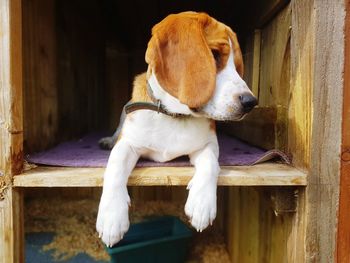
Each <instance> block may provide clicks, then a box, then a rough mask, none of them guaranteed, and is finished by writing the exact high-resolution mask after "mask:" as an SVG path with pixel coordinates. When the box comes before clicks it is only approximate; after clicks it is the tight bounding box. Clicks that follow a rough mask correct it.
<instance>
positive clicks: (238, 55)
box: [226, 26, 244, 78]
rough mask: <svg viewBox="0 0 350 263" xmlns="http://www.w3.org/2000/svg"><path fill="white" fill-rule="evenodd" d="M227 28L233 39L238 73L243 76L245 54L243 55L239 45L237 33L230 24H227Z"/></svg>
mask: <svg viewBox="0 0 350 263" xmlns="http://www.w3.org/2000/svg"><path fill="white" fill-rule="evenodd" d="M226 30H227V33H228V35H229V37H230V40H231V44H232V49H233V56H234V59H235V61H234V62H235V66H236V70H237V72H238V74H239V75H240V76H241V77H242V78H243V74H244V64H243V56H242V51H241V47H240V46H239V43H238V39H237V35H236V33H235V32H233V31H232V29H231V28H229V27H228V26H226Z"/></svg>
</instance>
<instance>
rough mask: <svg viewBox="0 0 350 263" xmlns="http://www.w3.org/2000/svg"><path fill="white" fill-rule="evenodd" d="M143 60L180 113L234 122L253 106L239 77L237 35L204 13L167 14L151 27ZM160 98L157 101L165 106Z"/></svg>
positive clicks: (239, 60)
mask: <svg viewBox="0 0 350 263" xmlns="http://www.w3.org/2000/svg"><path fill="white" fill-rule="evenodd" d="M146 62H147V63H148V64H149V71H148V72H149V74H151V75H153V77H154V78H156V81H157V83H159V84H158V85H159V86H160V87H161V89H162V90H164V92H165V93H166V96H167V97H171V99H172V100H177V101H178V102H179V105H178V106H179V108H180V109H181V110H180V111H181V112H183V113H185V112H184V111H187V110H188V112H190V114H192V115H195V116H205V117H208V118H212V119H215V120H239V119H241V118H242V117H243V116H244V115H245V114H246V113H247V112H249V111H250V110H251V109H252V108H253V107H254V106H255V105H256V104H257V100H256V98H255V97H254V96H253V94H252V93H251V91H250V90H249V88H248V87H247V85H246V83H245V82H244V81H243V79H242V76H243V60H242V53H241V49H240V47H239V43H238V40H237V37H236V34H235V33H234V32H233V31H232V30H231V28H229V27H228V26H226V25H224V24H223V23H220V22H218V21H217V20H215V19H214V18H212V17H210V16H209V15H207V14H205V13H195V12H184V13H179V14H172V15H169V16H167V17H166V18H165V19H164V20H162V21H161V22H160V23H158V24H156V25H155V26H154V27H153V29H152V38H151V40H150V41H149V43H148V48H147V51H146ZM162 94H163V95H164V93H161V94H158V99H160V100H162V102H163V103H164V104H165V106H168V105H166V102H164V101H163V98H162V96H163V95H162ZM156 95H157V94H156ZM168 101H169V100H168ZM170 101H171V100H170ZM175 104H176V103H175ZM169 106H170V105H169ZM172 106H174V103H173V105H172ZM175 107H176V105H175ZM184 109H185V110H184ZM188 112H187V113H188Z"/></svg>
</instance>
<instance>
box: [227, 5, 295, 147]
mask: <svg viewBox="0 0 350 263" xmlns="http://www.w3.org/2000/svg"><path fill="white" fill-rule="evenodd" d="M290 26H291V6H290V5H287V6H286V7H285V8H284V9H283V10H281V12H280V13H279V14H277V15H276V17H275V18H274V19H273V20H272V21H270V22H269V23H268V24H266V26H265V27H263V28H262V29H260V30H257V31H255V32H254V34H253V36H250V37H248V40H247V42H246V43H247V45H246V46H247V50H246V52H247V53H246V55H245V57H244V58H245V63H246V64H245V65H246V68H247V72H246V76H245V80H246V81H247V83H248V84H249V85H251V87H252V90H253V91H254V94H255V95H256V96H257V97H258V101H259V107H258V108H257V109H254V110H253V111H252V112H251V113H249V114H248V115H247V117H246V118H245V119H244V120H242V121H240V122H235V123H230V124H226V125H225V126H226V127H227V128H226V130H227V131H228V132H229V133H230V134H232V135H234V136H236V137H238V138H240V139H243V140H245V141H249V142H250V143H252V144H253V145H257V146H259V147H262V148H265V149H272V148H278V149H281V150H284V151H286V150H287V149H288V146H287V143H288V139H287V136H288V114H287V112H288V110H287V109H288V103H289V98H288V96H289V89H290Z"/></svg>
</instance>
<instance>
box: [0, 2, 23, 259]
mask: <svg viewBox="0 0 350 263" xmlns="http://www.w3.org/2000/svg"><path fill="white" fill-rule="evenodd" d="M21 26H22V21H21V1H20V0H11V1H10V0H4V1H0V185H1V184H3V185H6V186H7V187H5V188H3V190H4V192H1V193H0V262H2V263H17V262H24V257H23V240H24V236H23V227H22V226H23V221H22V214H23V213H22V212H23V211H22V208H23V206H22V195H21V192H20V189H19V190H15V189H13V188H12V187H11V181H12V176H13V175H14V174H18V173H20V172H21V170H22V163H23V154H22V146H23V145H22V141H23V128H22V39H21V36H22V32H21Z"/></svg>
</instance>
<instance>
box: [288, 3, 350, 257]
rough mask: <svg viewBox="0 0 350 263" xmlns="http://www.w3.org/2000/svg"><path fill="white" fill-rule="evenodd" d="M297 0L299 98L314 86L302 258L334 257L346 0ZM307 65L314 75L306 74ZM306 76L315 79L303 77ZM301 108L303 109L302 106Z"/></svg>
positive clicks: (307, 72) (298, 127) (297, 130)
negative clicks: (301, 29)
mask: <svg viewBox="0 0 350 263" xmlns="http://www.w3.org/2000/svg"><path fill="white" fill-rule="evenodd" d="M297 2H298V7H299V8H298V9H297V10H296V12H295V13H296V14H297V13H298V11H299V12H305V10H309V12H308V13H306V14H304V15H303V17H300V13H299V14H298V16H297V17H295V19H298V20H297V21H295V22H296V23H300V24H302V25H301V27H302V28H303V29H304V30H303V32H299V33H300V35H298V40H299V42H298V43H295V44H297V47H298V54H299V58H300V59H301V60H300V61H299V63H300V65H294V66H296V67H298V71H299V70H300V75H299V74H298V75H299V77H298V78H299V79H300V80H301V81H299V85H300V84H301V89H302V91H301V90H300V91H298V93H299V95H298V97H299V99H303V97H305V96H309V95H311V94H308V93H305V89H308V87H309V86H310V85H312V102H313V105H312V111H308V112H309V113H308V114H310V113H312V117H311V119H312V122H309V123H306V125H310V124H312V127H311V130H312V134H311V136H310V137H309V138H310V139H308V140H307V141H304V143H305V144H306V145H307V144H308V141H309V140H310V142H311V147H310V169H309V171H310V174H309V177H308V179H309V182H310V184H309V185H308V187H307V188H306V198H307V200H306V211H305V214H306V222H307V225H306V230H305V231H306V232H305V242H306V244H305V247H306V262H334V259H335V252H336V234H337V233H336V229H337V222H338V220H337V214H338V198H339V178H340V156H341V130H342V104H343V103H342V102H343V70H344V27H343V26H344V18H345V10H344V1H340V0H339V1H331V0H327V1H297ZM304 16H305V17H304ZM307 18H308V19H307ZM303 19H304V20H303ZM305 19H307V20H306V21H305ZM309 41H312V43H308V42H309ZM307 46H309V47H307ZM310 48H311V49H313V48H314V50H315V51H314V52H313V53H312V54H313V55H311V56H310V55H309V54H308V53H309V51H308V50H310ZM305 52H306V53H305ZM312 62H314V63H312ZM310 65H311V70H312V71H313V74H310V73H309V70H310ZM305 76H310V77H313V78H311V79H305ZM298 89H299V88H298ZM305 106H306V105H305ZM303 111H305V108H304V109H303ZM299 113H300V114H302V115H303V114H304V113H303V112H302V111H301V108H300V112H299ZM304 116H305V115H304ZM305 117H306V119H308V118H310V116H307V115H306V116H305ZM299 118H300V117H299ZM300 124H301V125H300V126H299V125H298V126H296V127H295V128H296V132H298V133H299V134H300V133H303V132H304V130H303V128H304V127H306V128H307V126H304V124H303V122H301V123H300ZM308 129H310V128H308ZM303 137H304V136H303ZM304 138H306V137H304ZM299 151H300V150H297V153H299ZM300 154H302V153H300ZM305 157H306V156H305Z"/></svg>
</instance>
